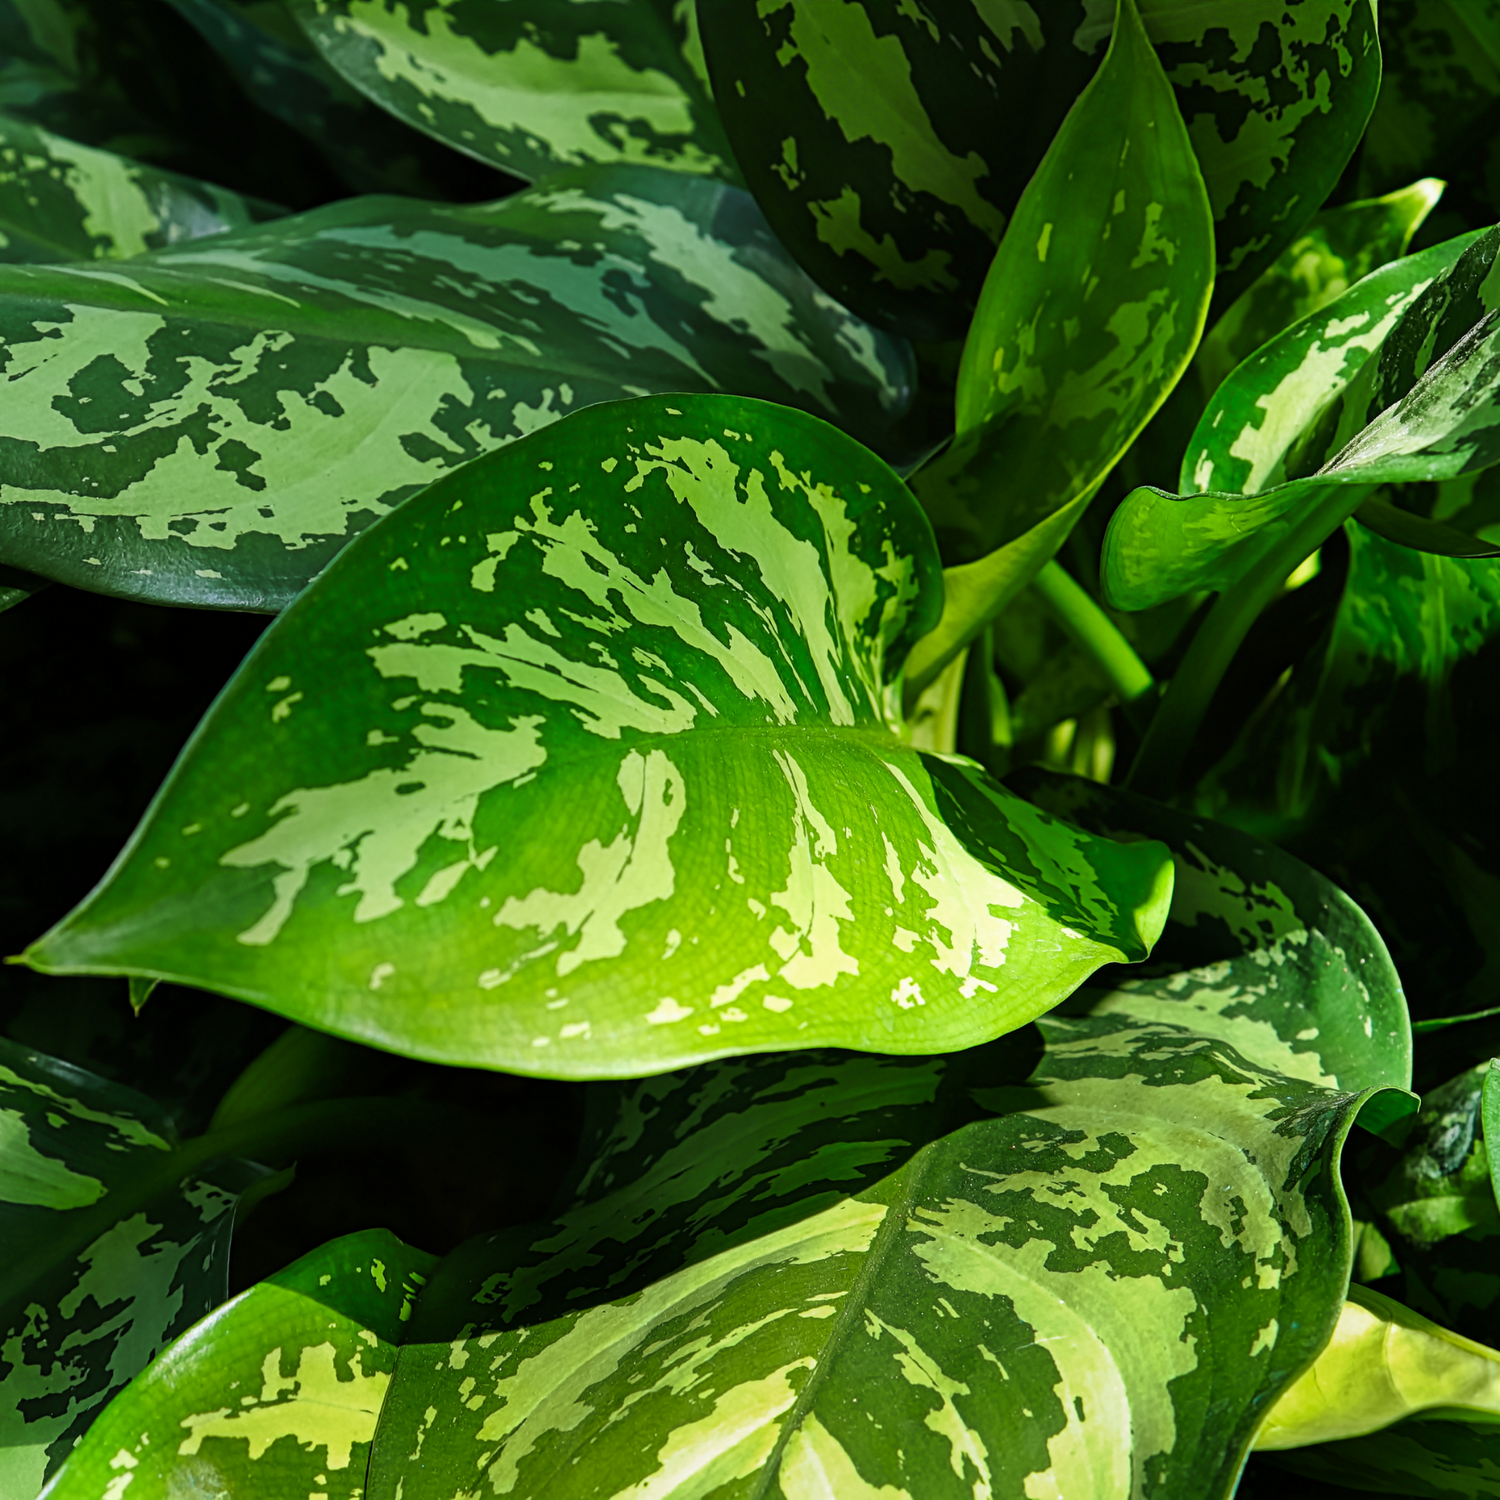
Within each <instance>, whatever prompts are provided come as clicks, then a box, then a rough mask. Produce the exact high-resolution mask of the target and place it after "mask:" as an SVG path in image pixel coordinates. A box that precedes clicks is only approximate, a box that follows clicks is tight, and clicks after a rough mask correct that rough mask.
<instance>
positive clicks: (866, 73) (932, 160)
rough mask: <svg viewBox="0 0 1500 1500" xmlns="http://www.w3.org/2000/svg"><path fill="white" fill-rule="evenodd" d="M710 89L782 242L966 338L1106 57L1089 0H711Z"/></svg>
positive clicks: (878, 297)
mask: <svg viewBox="0 0 1500 1500" xmlns="http://www.w3.org/2000/svg"><path fill="white" fill-rule="evenodd" d="M700 10H701V21H700V24H701V25H702V27H703V44H704V52H705V55H706V57H707V60H708V67H709V72H710V74H711V76H712V77H713V80H714V95H715V98H716V99H717V100H718V102H719V108H720V110H721V111H722V112H723V115H724V124H725V128H726V129H727V130H728V132H729V135H730V139H731V140H732V141H733V143H734V150H735V155H736V157H737V159H738V160H739V162H740V165H741V167H742V168H743V170H744V172H745V177H746V181H747V182H748V183H749V185H750V188H751V191H752V192H754V194H755V196H756V200H757V202H759V203H760V205H761V207H762V208H763V209H764V211H765V213H766V217H767V218H768V219H769V220H770V222H771V225H772V226H773V228H774V229H775V230H776V233H777V235H778V236H779V237H780V238H781V241H782V243H783V244H785V245H786V246H787V248H788V249H789V250H790V251H791V253H792V254H793V255H794V256H796V258H797V260H798V261H799V263H800V264H801V265H803V266H804V267H806V269H807V270H808V272H809V273H810V274H811V275H812V276H813V277H814V278H815V279H816V280H817V281H818V282H819V283H820V284H821V285H822V286H824V287H826V288H827V289H828V290H829V291H830V292H832V293H833V295H834V296H836V297H838V298H839V300H840V301H842V302H844V303H846V304H847V305H848V306H850V307H853V308H856V309H858V310H859V311H860V313H861V315H862V316H864V317H866V318H869V319H870V320H871V321H872V322H874V323H876V324H877V325H879V326H882V327H888V328H892V329H895V330H897V331H899V332H901V333H906V334H909V335H911V336H912V337H916V338H924V339H937V338H961V337H962V336H963V334H964V331H965V329H966V328H967V327H968V323H969V319H970V316H971V314H972V312H973V310H974V306H975V303H976V302H977V300H978V297H979V291H980V287H981V286H982V285H983V283H984V279H985V273H986V271H987V270H988V269H989V265H990V262H991V260H992V259H993V258H994V254H995V246H996V244H997V243H999V241H1000V238H1001V235H1002V233H1003V232H1004V230H1005V227H1006V223H1007V221H1008V220H1009V218H1010V216H1011V214H1012V213H1013V212H1014V211H1015V207H1016V204H1017V202H1018V201H1019V200H1020V198H1021V194H1022V192H1023V190H1024V189H1025V187H1026V184H1027V182H1028V181H1029V180H1030V178H1031V176H1032V173H1033V172H1034V171H1035V170H1036V168H1037V166H1038V164H1039V163H1040V162H1041V160H1042V158H1043V156H1044V154H1045V153H1046V151H1047V149H1048V144H1049V142H1050V141H1051V140H1052V137H1053V135H1054V134H1055V133H1056V131H1057V128H1058V126H1059V125H1061V123H1062V121H1063V117H1064V115H1065V114H1066V113H1067V111H1068V108H1069V106H1070V105H1071V104H1072V102H1073V99H1074V97H1075V96H1076V95H1077V94H1078V92H1079V91H1080V90H1081V89H1082V88H1083V86H1084V84H1085V83H1087V82H1088V80H1089V78H1090V76H1091V75H1092V74H1093V72H1094V70H1095V67H1096V59H1095V58H1094V57H1093V56H1092V55H1091V53H1092V52H1093V50H1094V42H1093V41H1092V40H1091V41H1090V42H1089V45H1087V46H1085V45H1083V44H1082V42H1081V40H1080V34H1081V28H1082V27H1083V26H1084V24H1085V22H1086V18H1087V9H1086V7H1085V6H1084V5H1082V4H1079V3H1077V0H1053V3H1051V4H1049V5H1046V6H1036V7H1033V6H1025V7H1012V8H1010V9H1009V10H1005V9H1003V8H1002V9H1001V10H999V11H997V10H995V8H993V7H988V8H987V7H983V6H980V5H972V6H970V5H962V4H961V5H951V6H948V7H946V8H945V9H944V11H943V14H942V18H941V25H939V24H937V22H936V21H935V20H934V19H933V17H931V16H929V15H928V14H927V13H926V12H924V11H923V10H921V9H920V8H918V7H916V6H893V5H876V6H871V5H861V4H855V3H852V0H776V3H769V4H761V5H757V6H754V7H751V6H741V5H705V6H702V7H701V8H700Z"/></svg>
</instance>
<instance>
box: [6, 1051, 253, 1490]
mask: <svg viewBox="0 0 1500 1500" xmlns="http://www.w3.org/2000/svg"><path fill="white" fill-rule="evenodd" d="M174 1144H175V1135H174V1133H173V1131H172V1127H171V1124H170V1122H169V1121H168V1120H167V1118H166V1117H165V1115H164V1114H163V1113H162V1112H161V1111H160V1110H159V1109H157V1108H156V1107H155V1106H154V1105H152V1104H151V1102H150V1101H149V1100H147V1099H145V1098H143V1097H142V1096H141V1095H139V1094H135V1093H133V1092H131V1091H130V1090H128V1089H122V1088H119V1087H118V1086H116V1085H113V1084H108V1083H105V1082H104V1081H103V1080H102V1079H98V1078H94V1077H92V1076H91V1075H89V1074H87V1073H84V1072H82V1071H81V1070H80V1069H77V1068H73V1067H70V1066H68V1065H67V1064H66V1063H60V1062H56V1061H54V1060H52V1059H50V1058H46V1057H43V1056H41V1055H40V1054H39V1053H35V1052H30V1051H28V1050H27V1049H25V1048H23V1047H18V1046H16V1045H15V1044H14V1043H12V1042H7V1041H3V1040H0V1493H3V1494H4V1495H5V1497H6V1500H32V1497H33V1496H34V1495H35V1494H36V1493H37V1491H38V1490H39V1489H40V1488H41V1484H42V1480H43V1477H44V1475H45V1474H46V1472H47V1470H48V1469H49V1468H54V1467H55V1466H56V1465H57V1464H58V1463H60V1462H61V1461H62V1459H63V1458H64V1457H66V1456H67V1454H68V1452H69V1451H70V1450H71V1449H72V1447H73V1445H74V1443H75V1442H76V1441H77V1440H78V1438H79V1437H80V1436H81V1435H82V1434H83V1432H84V1431H85V1430H86V1429H87V1427H88V1425H89V1423H90V1422H91V1421H92V1420H93V1419H94V1417H95V1416H96V1415H97V1413H98V1412H99V1410H100V1408H101V1407H102V1406H103V1404H104V1403H105V1402H107V1401H108V1400H109V1399H110V1397H111V1396H113V1395H114V1393H115V1392H117V1391H118V1390H119V1389H120V1388H121V1387H122V1386H123V1385H124V1384H125V1383H126V1381H128V1380H129V1379H130V1378H131V1377H132V1376H133V1375H134V1374H135V1373H136V1372H137V1371H138V1370H140V1369H141V1368H142V1367H143V1366H144V1365H145V1364H146V1363H147V1361H149V1360H151V1359H152V1358H153V1357H155V1356H156V1355H157V1354H158V1353H159V1352H160V1351H161V1350H162V1349H163V1348H164V1347H165V1346H166V1345H167V1344H168V1343H169V1342H170V1341H171V1340H172V1339H173V1338H175V1337H176V1336H177V1335H178V1334H179V1333H181V1332H182V1331H183V1329H185V1328H186V1327H188V1325H189V1324H191V1323H194V1322H196V1321H197V1320H198V1319H199V1318H201V1317H202V1316H203V1315H204V1314H205V1313H207V1312H208V1311H209V1309H210V1308H212V1307H214V1306H215V1305H216V1304H218V1303H219V1302H221V1301H223V1299H224V1296H225V1294H226V1290H227V1287H226V1279H227V1274H228V1256H229V1229H230V1225H231V1223H232V1222H233V1219H234V1205H235V1200H236V1198H237V1196H238V1194H239V1192H240V1191H241V1190H242V1189H243V1188H244V1187H246V1186H247V1185H249V1184H250V1183H251V1182H253V1181H254V1180H255V1179H256V1178H257V1177H259V1176H261V1175H263V1173H261V1171H260V1170H259V1169H257V1168H251V1167H248V1166H245V1165H243V1164H227V1165H221V1166H219V1167H217V1168H215V1169H213V1170H211V1171H209V1172H208V1173H206V1174H205V1173H204V1172H203V1171H201V1170H198V1171H193V1172H185V1173H184V1176H183V1178H182V1180H181V1181H180V1182H178V1183H173V1182H170V1181H169V1182H166V1183H165V1184H158V1186H157V1188H156V1190H154V1191H151V1192H148V1193H144V1194H143V1193H142V1192H141V1191H139V1190H138V1189H139V1186H140V1183H141V1182H142V1181H144V1180H147V1179H154V1178H159V1177H160V1175H161V1163H162V1161H163V1159H164V1158H165V1157H166V1156H167V1154H168V1153H169V1152H170V1150H171V1148H172V1146H173V1145H174ZM117 1203H118V1204H119V1205H120V1207H119V1208H118V1211H116V1204H117ZM80 1223H82V1225H83V1226H84V1227H83V1229H82V1230H80V1229H79V1227H78V1226H79V1225H80Z"/></svg>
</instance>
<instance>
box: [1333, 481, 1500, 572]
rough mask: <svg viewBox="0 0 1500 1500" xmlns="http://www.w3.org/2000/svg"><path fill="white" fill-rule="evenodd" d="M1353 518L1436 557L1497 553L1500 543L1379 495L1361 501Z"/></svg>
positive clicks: (1392, 538)
mask: <svg viewBox="0 0 1500 1500" xmlns="http://www.w3.org/2000/svg"><path fill="white" fill-rule="evenodd" d="M1354 519H1355V520H1356V521H1358V522H1359V523H1360V525H1361V526H1368V527H1369V528H1370V530H1371V531H1373V532H1375V533H1376V534H1377V535H1378V536H1383V537H1384V538H1385V539H1386V541H1388V542H1395V543H1397V544H1398V545H1399V546H1402V547H1410V548H1411V549H1412V550H1413V551H1415V552H1433V553H1436V554H1437V556H1439V557H1497V556H1500V546H1497V545H1496V544H1495V543H1493V542H1486V541H1482V540H1481V539H1480V538H1478V537H1474V536H1470V535H1469V534H1468V533H1467V532H1464V531H1459V530H1458V529H1457V528H1456V527H1453V526H1445V525H1444V524H1443V523H1442V522H1441V521H1430V520H1427V519H1426V518H1425V517H1423V516H1414V515H1412V514H1411V512H1410V511H1406V510H1401V509H1400V508H1399V507H1397V506H1394V505H1392V504H1391V503H1390V502H1389V501H1388V500H1382V499H1380V497H1379V496H1378V495H1373V496H1371V497H1370V499H1368V500H1365V501H1362V502H1361V504H1360V507H1359V509H1358V510H1356V511H1355V512H1354Z"/></svg>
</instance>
